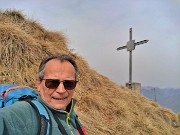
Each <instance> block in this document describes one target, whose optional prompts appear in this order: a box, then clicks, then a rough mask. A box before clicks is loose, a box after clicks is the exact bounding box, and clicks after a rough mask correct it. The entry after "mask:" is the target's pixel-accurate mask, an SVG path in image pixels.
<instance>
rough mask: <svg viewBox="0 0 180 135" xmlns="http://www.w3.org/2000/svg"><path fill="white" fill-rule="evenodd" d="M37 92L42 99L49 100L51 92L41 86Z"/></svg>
mask: <svg viewBox="0 0 180 135" xmlns="http://www.w3.org/2000/svg"><path fill="white" fill-rule="evenodd" d="M39 92H40V96H41V97H42V98H49V97H50V96H51V94H52V91H50V90H49V89H47V88H46V87H44V86H42V85H41V86H40V87H39Z"/></svg>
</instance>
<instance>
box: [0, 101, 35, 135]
mask: <svg viewBox="0 0 180 135" xmlns="http://www.w3.org/2000/svg"><path fill="white" fill-rule="evenodd" d="M37 125H38V124H37V116H36V113H35V110H34V109H33V108H32V107H31V105H30V104H29V103H28V102H26V101H17V102H16V103H14V104H12V105H10V106H7V107H4V108H1V109H0V127H1V129H2V130H4V132H13V133H15V134H22V133H23V134H27V135H28V134H29V133H37V129H36V127H37ZM32 129H35V130H33V131H31V130H32Z"/></svg>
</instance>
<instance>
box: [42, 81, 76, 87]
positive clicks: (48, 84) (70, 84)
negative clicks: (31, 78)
mask: <svg viewBox="0 0 180 135" xmlns="http://www.w3.org/2000/svg"><path fill="white" fill-rule="evenodd" d="M42 80H45V86H46V87H47V88H49V89H57V88H58V86H59V84H60V83H61V82H63V85H64V88H65V89H66V90H73V89H74V88H75V87H76V83H77V82H78V81H75V80H63V81H61V80H59V79H42Z"/></svg>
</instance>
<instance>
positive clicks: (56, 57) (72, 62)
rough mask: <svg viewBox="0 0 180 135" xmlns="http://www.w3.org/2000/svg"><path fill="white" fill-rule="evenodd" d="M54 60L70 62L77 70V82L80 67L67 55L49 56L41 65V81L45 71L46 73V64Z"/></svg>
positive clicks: (39, 72) (38, 76)
mask: <svg viewBox="0 0 180 135" xmlns="http://www.w3.org/2000/svg"><path fill="white" fill-rule="evenodd" d="M53 59H57V60H59V61H61V62H64V61H68V62H70V63H71V64H72V65H73V67H74V69H75V80H77V76H78V67H77V64H76V62H75V61H74V60H73V58H72V57H70V56H69V55H66V54H53V55H49V56H47V57H46V58H45V59H44V60H42V62H41V64H40V65H39V70H38V74H37V79H38V80H39V81H42V79H43V78H44V71H45V65H46V63H47V62H48V61H50V60H53Z"/></svg>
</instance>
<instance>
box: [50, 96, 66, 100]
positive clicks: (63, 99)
mask: <svg viewBox="0 0 180 135" xmlns="http://www.w3.org/2000/svg"><path fill="white" fill-rule="evenodd" d="M66 98H67V97H64V98H55V97H53V99H55V100H64V99H66Z"/></svg>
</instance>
